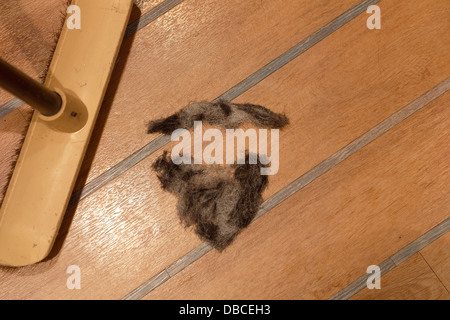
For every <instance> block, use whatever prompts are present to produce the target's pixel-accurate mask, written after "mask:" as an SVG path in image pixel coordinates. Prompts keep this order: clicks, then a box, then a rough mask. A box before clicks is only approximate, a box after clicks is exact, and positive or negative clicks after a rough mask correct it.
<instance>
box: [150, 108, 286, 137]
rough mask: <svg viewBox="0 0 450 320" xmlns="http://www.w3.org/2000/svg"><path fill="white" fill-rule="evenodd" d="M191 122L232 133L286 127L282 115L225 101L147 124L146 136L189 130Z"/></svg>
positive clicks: (191, 109) (182, 110)
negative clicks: (240, 129) (249, 126)
mask: <svg viewBox="0 0 450 320" xmlns="http://www.w3.org/2000/svg"><path fill="white" fill-rule="evenodd" d="M194 121H205V122H207V123H209V124H211V125H216V126H220V127H223V128H228V129H234V128H237V127H239V126H240V125H241V124H243V123H251V124H253V125H255V126H257V127H261V128H272V129H281V128H283V127H284V126H286V125H287V124H288V123H289V120H288V118H287V117H286V116H285V115H284V114H278V113H275V112H272V111H270V110H269V109H267V108H264V107H262V106H259V105H254V104H248V103H245V104H236V103H231V102H228V101H224V100H221V101H218V102H194V103H191V104H189V105H188V106H187V107H185V108H183V109H181V110H180V111H178V112H177V113H175V114H173V115H171V116H170V117H167V118H165V119H160V120H156V121H151V122H150V124H149V127H148V133H154V132H161V133H164V134H171V133H172V132H173V131H174V130H176V129H187V130H189V129H191V128H192V127H193V126H194Z"/></svg>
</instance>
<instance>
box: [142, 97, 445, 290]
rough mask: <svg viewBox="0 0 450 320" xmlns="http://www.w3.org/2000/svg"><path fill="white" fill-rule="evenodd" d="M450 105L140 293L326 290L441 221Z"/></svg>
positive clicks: (440, 102) (415, 119)
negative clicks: (222, 247) (227, 244)
mask: <svg viewBox="0 0 450 320" xmlns="http://www.w3.org/2000/svg"><path fill="white" fill-rule="evenodd" d="M449 103H450V92H448V93H446V94H445V95H443V96H441V97H440V98H438V99H436V100H435V101H434V102H432V103H431V104H430V105H429V106H427V107H426V108H424V109H422V110H420V111H418V112H417V113H416V114H414V115H413V116H411V117H409V118H408V119H406V120H405V121H403V122H402V123H401V124H399V125H398V126H396V127H395V128H393V129H392V130H391V131H390V132H388V133H386V134H385V135H383V136H381V137H380V138H378V139H377V140H375V141H374V142H372V143H370V144H369V145H367V146H366V147H365V148H363V149H361V150H360V151H359V152H358V153H356V154H354V155H352V156H351V157H349V158H348V159H346V160H345V161H343V162H341V163H340V164H339V165H337V166H336V167H334V168H333V169H332V170H331V171H329V172H327V173H326V174H324V175H323V176H321V177H320V178H319V179H316V180H315V181H314V182H313V183H311V184H309V185H308V186H306V187H305V188H304V189H302V191H301V192H298V193H296V194H294V195H293V196H292V197H290V198H289V199H287V200H286V201H284V202H283V203H282V204H281V205H279V206H277V207H276V208H274V209H273V210H272V211H271V212H269V213H267V214H265V215H264V216H262V217H261V218H259V219H258V220H256V221H255V222H254V223H253V224H252V225H250V227H249V228H248V229H247V230H246V231H244V233H243V234H241V236H240V239H239V241H236V242H235V243H234V244H232V245H231V247H230V248H228V249H226V250H225V252H223V253H222V254H218V253H217V252H215V251H211V252H209V253H207V254H206V255H205V256H203V257H202V258H201V259H199V260H197V261H196V262H195V263H193V264H192V265H190V266H188V267H187V268H185V269H184V270H183V271H181V272H180V273H178V274H177V275H175V276H174V277H172V278H171V279H169V280H168V281H166V282H165V283H164V284H163V285H162V286H160V287H158V288H156V289H155V290H153V291H152V292H151V293H150V294H149V295H147V296H146V297H145V298H147V299H168V298H180V299H186V298H189V299H199V298H207V297H208V298H212V299H216V298H224V299H227V298H233V299H240V298H244V299H264V298H275V299H283V298H285V299H286V298H287V299H298V298H316V299H327V298H329V297H331V296H333V295H334V294H335V293H337V292H338V291H339V290H340V289H341V288H343V287H345V285H347V284H348V283H351V282H353V281H354V280H356V279H358V278H359V277H360V275H361V274H363V273H364V272H365V270H366V269H367V267H368V266H369V265H373V264H377V263H380V261H384V260H386V259H387V258H389V257H390V256H391V255H393V254H394V253H395V252H397V251H399V250H400V249H401V248H403V247H404V246H406V245H407V244H408V243H410V242H412V241H413V240H414V239H416V238H418V237H419V236H420V235H422V234H423V233H425V232H426V231H427V230H430V229H431V228H432V227H434V226H435V225H437V224H439V223H440V222H441V221H443V220H444V219H445V218H447V216H448V213H447V212H446V211H445V209H446V208H448V206H449V197H448V194H449V190H448V179H449V175H448V172H446V171H445V170H444V168H445V167H446V164H445V161H444V159H445V158H446V157H447V154H448V151H449V143H448V142H449V140H448V136H446V128H447V126H448V119H449V115H450V109H449V108H446V106H447V105H448V104H449ZM412 199H413V200H412ZM424 216H426V217H427V219H423V217H424ZM274 226H276V227H274ZM194 288H195V289H194ZM218 288H220V289H218Z"/></svg>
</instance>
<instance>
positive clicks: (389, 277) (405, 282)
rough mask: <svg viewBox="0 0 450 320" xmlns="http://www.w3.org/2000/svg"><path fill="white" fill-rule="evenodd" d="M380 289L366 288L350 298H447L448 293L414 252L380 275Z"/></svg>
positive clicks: (421, 258) (449, 296)
mask: <svg viewBox="0 0 450 320" xmlns="http://www.w3.org/2000/svg"><path fill="white" fill-rule="evenodd" d="M380 280H381V289H379V290H377V289H372V290H369V289H367V288H365V289H363V290H362V291H361V292H359V293H358V294H356V295H355V296H353V297H352V298H351V300H449V299H450V294H449V293H448V291H447V290H446V289H445V288H444V286H443V285H442V283H441V282H440V281H439V279H438V278H437V277H436V275H435V274H434V273H433V271H432V270H431V269H430V267H429V266H428V264H427V263H426V261H425V260H424V259H423V257H422V256H421V255H420V253H416V254H414V255H413V256H411V257H410V258H408V259H407V260H406V261H405V262H403V263H402V264H401V265H400V266H398V267H397V268H395V269H394V270H392V271H391V272H389V273H388V274H386V275H383V276H382V277H381V279H380Z"/></svg>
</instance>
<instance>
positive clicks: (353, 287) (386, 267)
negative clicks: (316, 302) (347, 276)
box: [329, 258, 396, 300]
mask: <svg viewBox="0 0 450 320" xmlns="http://www.w3.org/2000/svg"><path fill="white" fill-rule="evenodd" d="M377 266H378V267H379V268H380V272H381V276H384V275H385V274H387V273H388V272H389V271H391V270H392V269H394V268H395V267H396V265H395V263H394V262H393V261H392V259H391V258H388V259H386V260H384V261H383V262H382V263H380V264H378V265H377ZM370 275H371V274H368V273H366V274H364V275H362V276H361V277H359V278H358V279H356V280H355V281H353V282H352V283H351V284H349V285H348V286H346V287H345V288H344V289H342V290H341V291H339V292H338V293H336V294H335V295H333V296H332V297H331V298H330V299H329V300H348V299H349V298H351V297H352V296H354V295H355V294H356V293H358V292H360V291H361V290H363V289H365V288H367V280H368V278H369V276H370Z"/></svg>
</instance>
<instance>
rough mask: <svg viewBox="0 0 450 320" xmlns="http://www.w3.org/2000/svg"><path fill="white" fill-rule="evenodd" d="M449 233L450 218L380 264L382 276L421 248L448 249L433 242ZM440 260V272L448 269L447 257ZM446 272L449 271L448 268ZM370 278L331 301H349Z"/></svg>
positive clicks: (354, 284) (358, 282)
mask: <svg viewBox="0 0 450 320" xmlns="http://www.w3.org/2000/svg"><path fill="white" fill-rule="evenodd" d="M449 231H450V218H447V219H446V220H444V221H443V222H441V223H440V224H438V225H437V226H435V227H434V228H433V229H431V230H430V231H428V232H427V233H425V234H424V235H422V236H420V237H419V238H417V239H416V240H414V241H413V242H412V243H410V244H408V245H407V246H406V247H404V248H402V249H400V251H398V252H396V253H395V254H393V255H392V256H391V257H390V258H388V259H386V260H385V261H383V262H382V263H380V264H379V265H378V266H379V267H380V269H381V274H382V275H385V274H386V273H387V272H389V271H390V270H392V269H394V268H395V267H396V266H398V265H400V264H401V263H403V262H404V261H405V260H407V259H409V258H410V257H412V256H413V255H415V254H417V252H419V249H421V248H423V249H426V248H428V247H430V248H433V249H431V250H434V249H437V250H440V251H444V250H446V249H448V246H446V245H445V243H444V244H443V243H442V242H441V241H438V242H437V243H435V244H433V242H434V241H437V240H436V239H439V237H441V236H442V235H443V234H445V233H448V232H449ZM449 234H450V233H449ZM442 237H445V236H442ZM432 257H436V255H434V254H432ZM438 259H439V260H438V261H439V262H438V263H437V265H438V269H439V270H441V269H442V266H443V267H444V268H446V267H448V261H446V260H447V259H446V256H445V255H444V256H443V258H442V257H439V258H438ZM446 270H448V268H447V269H446ZM368 277H369V275H368V274H365V275H363V276H362V277H361V278H359V279H357V280H356V281H354V282H353V283H351V284H349V285H348V286H347V287H345V288H344V289H342V290H341V291H339V292H338V293H337V294H335V295H334V296H333V297H331V298H330V300H345V299H349V298H350V297H352V296H353V295H355V294H357V293H358V292H359V291H361V290H362V289H364V288H366V281H367V278H368Z"/></svg>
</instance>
